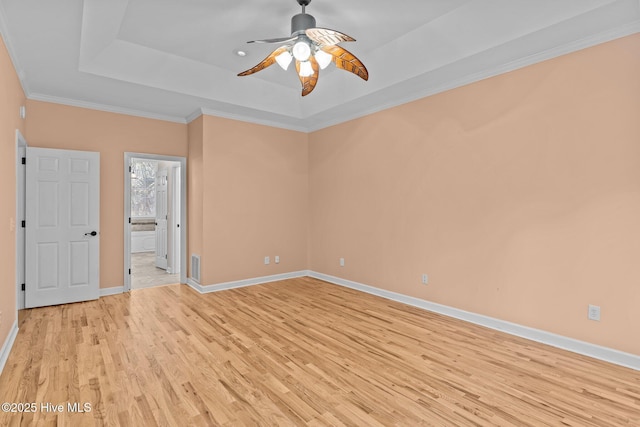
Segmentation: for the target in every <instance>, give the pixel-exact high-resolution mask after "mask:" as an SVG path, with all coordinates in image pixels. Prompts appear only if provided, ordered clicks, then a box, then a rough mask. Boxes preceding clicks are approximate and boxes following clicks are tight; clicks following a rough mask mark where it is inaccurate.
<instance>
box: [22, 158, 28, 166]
mask: <svg viewBox="0 0 640 427" xmlns="http://www.w3.org/2000/svg"><path fill="white" fill-rule="evenodd" d="M22 164H23V165H26V164H27V158H26V157H23V158H22Z"/></svg>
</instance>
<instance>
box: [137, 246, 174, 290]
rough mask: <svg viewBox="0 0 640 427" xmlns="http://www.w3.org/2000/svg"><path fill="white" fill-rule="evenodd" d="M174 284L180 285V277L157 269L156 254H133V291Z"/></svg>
mask: <svg viewBox="0 0 640 427" xmlns="http://www.w3.org/2000/svg"><path fill="white" fill-rule="evenodd" d="M173 283H180V275H179V274H167V271H166V270H163V269H161V268H158V267H156V253H155V252H137V253H133V254H131V289H142V288H150V287H152V286H159V285H170V284H173Z"/></svg>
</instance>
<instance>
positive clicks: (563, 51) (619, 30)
mask: <svg viewBox="0 0 640 427" xmlns="http://www.w3.org/2000/svg"><path fill="white" fill-rule="evenodd" d="M638 32H640V22H637V21H636V22H632V23H629V24H626V25H622V26H620V27H616V28H614V29H612V30H608V31H604V32H602V33H599V34H596V35H592V36H588V37H585V38H583V39H580V40H576V41H573V42H570V43H566V44H564V45H561V46H557V47H554V48H552V49H548V50H545V51H543V52H539V53H536V54H534V55H529V56H527V57H524V58H520V59H517V60H515V61H511V62H509V63H506V64H500V65H497V66H493V67H491V68H488V69H486V70H482V71H479V72H477V73H472V74H469V75H466V76H464V77H461V78H459V79H457V80H451V81H447V82H445V83H443V84H441V85H438V86H435V87H428V88H423V89H420V88H417V89H416V90H414V91H412V92H411V94H410V95H407V96H403V97H400V98H393V100H392V101H390V102H387V103H380V104H379V103H375V104H373V105H372V106H371V107H370V108H362V109H360V110H358V111H357V112H353V113H346V114H342V115H340V117H337V118H331V119H328V120H322V119H320V118H316V119H315V121H314V122H313V123H312V124H310V125H309V126H308V127H306V128H305V129H306V132H308V133H312V132H316V131H319V130H322V129H324V128H328V127H331V126H335V125H338V124H340V123H345V122H348V121H351V120H355V119H359V118H362V117H365V116H369V115H371V114H375V113H378V112H380V111H384V110H388V109H390V108H394V107H398V106H400V105H404V104H408V103H410V102H413V101H417V100H419V99H423V98H427V97H429V96H432V95H437V94H439V93H442V92H446V91H448V90H452V89H456V88H459V87H462V86H465V85H468V84H472V83H476V82H479V81H482V80H485V79H489V78H491V77H496V76H499V75H502V74H506V73H508V72H511V71H515V70H518V69H520V68H524V67H527V66H529V65H534V64H538V63H540V62H543V61H547V60H549V59H553V58H557V57H559V56H562V55H568V54H570V53H574V52H578V51H580V50H583V49H587V48H589V47H593V46H597V45H599V44H602V43H606V42H609V41H612V40H615V39H618V38H622V37H625V36H629V35H631V34H635V33H638Z"/></svg>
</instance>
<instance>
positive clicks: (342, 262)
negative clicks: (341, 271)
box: [340, 258, 344, 267]
mask: <svg viewBox="0 0 640 427" xmlns="http://www.w3.org/2000/svg"><path fill="white" fill-rule="evenodd" d="M340 267H344V258H340Z"/></svg>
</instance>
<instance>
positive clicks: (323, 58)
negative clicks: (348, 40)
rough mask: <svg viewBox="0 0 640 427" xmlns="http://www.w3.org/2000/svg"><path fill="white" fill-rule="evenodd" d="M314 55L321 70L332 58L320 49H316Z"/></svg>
mask: <svg viewBox="0 0 640 427" xmlns="http://www.w3.org/2000/svg"><path fill="white" fill-rule="evenodd" d="M315 57H316V61H318V65H319V66H320V69H321V70H324V69H325V68H327V65H329V64H331V61H332V60H333V56H331V55H329V54H328V53H327V52H325V51H322V50H319V51H317V52H316V54H315Z"/></svg>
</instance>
